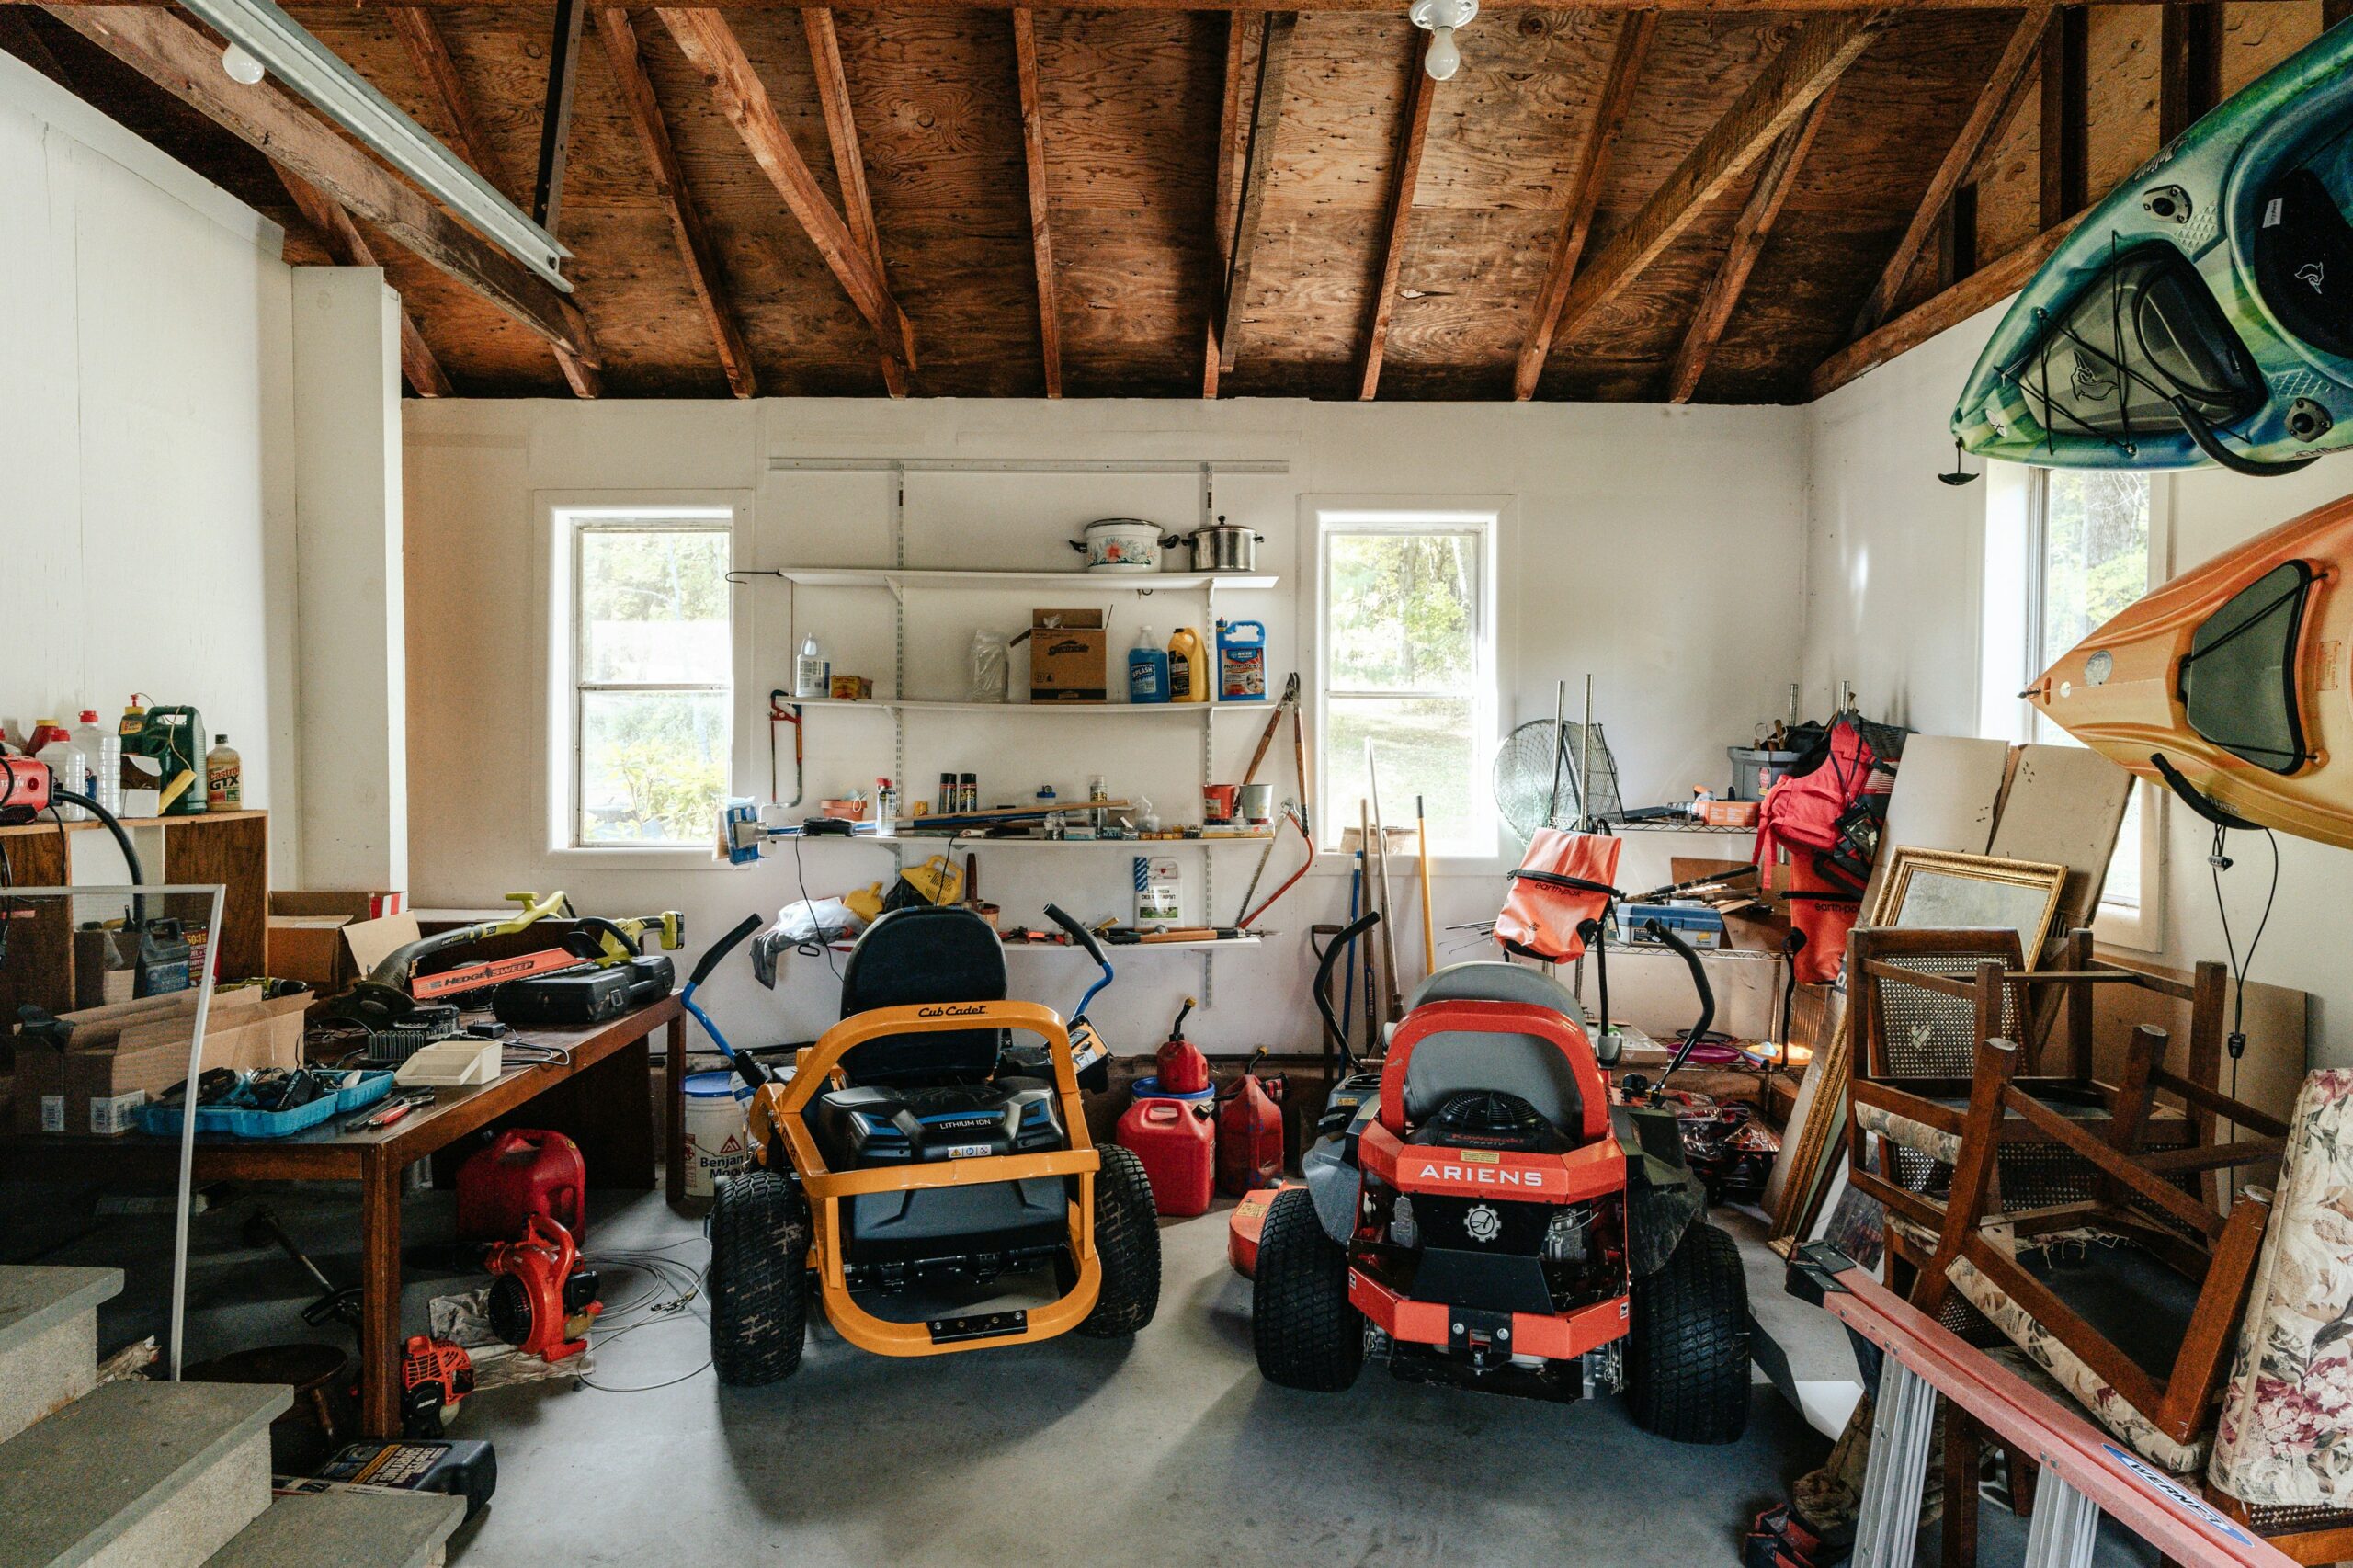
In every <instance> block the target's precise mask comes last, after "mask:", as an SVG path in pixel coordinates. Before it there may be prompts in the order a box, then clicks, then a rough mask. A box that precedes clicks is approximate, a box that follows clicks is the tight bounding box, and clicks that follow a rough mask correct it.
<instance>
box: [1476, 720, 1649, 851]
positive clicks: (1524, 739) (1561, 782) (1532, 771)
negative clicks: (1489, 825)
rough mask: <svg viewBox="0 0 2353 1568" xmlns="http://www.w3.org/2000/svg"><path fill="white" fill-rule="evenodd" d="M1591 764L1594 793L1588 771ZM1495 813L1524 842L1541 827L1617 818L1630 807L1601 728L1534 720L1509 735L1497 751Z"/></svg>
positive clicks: (1565, 722)
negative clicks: (1583, 770) (1590, 785)
mask: <svg viewBox="0 0 2353 1568" xmlns="http://www.w3.org/2000/svg"><path fill="white" fill-rule="evenodd" d="M1588 740H1590V742H1591V750H1590V756H1588V752H1587V744H1586V743H1587V741H1588ZM1588 763H1589V764H1590V766H1591V767H1592V770H1593V778H1592V788H1591V790H1587V789H1586V779H1585V778H1584V776H1583V772H1582V769H1584V768H1585V767H1586V766H1587V765H1588ZM1625 809H1626V802H1625V801H1624V799H1623V798H1622V797H1621V796H1620V794H1619V792H1618V764H1617V761H1616V759H1615V758H1613V757H1612V756H1610V755H1609V743H1608V740H1606V739H1605V738H1604V737H1603V735H1602V733H1601V726H1600V725H1598V724H1594V725H1590V726H1587V725H1585V724H1580V723H1578V722H1576V721H1575V720H1574V719H1568V720H1560V721H1555V720H1552V719H1531V720H1529V722H1527V723H1525V724H1522V725H1520V726H1519V727H1518V729H1516V730H1514V731H1513V732H1512V733H1510V734H1508V735H1506V736H1505V737H1504V743H1503V744H1502V745H1500V746H1497V747H1496V748H1495V810H1496V811H1497V812H1501V813H1502V816H1503V819H1504V822H1505V824H1506V825H1507V826H1508V827H1509V828H1510V829H1511V830H1512V832H1513V833H1514V834H1515V835H1518V839H1519V841H1520V843H1522V844H1526V843H1528V842H1529V841H1530V840H1531V839H1533V838H1534V837H1535V836H1536V830H1537V829H1538V828H1540V827H1574V826H1575V825H1576V824H1577V821H1578V819H1579V818H1581V817H1593V818H1600V817H1613V816H1616V815H1618V814H1619V813H1620V812H1623V811H1624V810H1625Z"/></svg>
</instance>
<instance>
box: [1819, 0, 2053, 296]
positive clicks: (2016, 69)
mask: <svg viewBox="0 0 2353 1568" xmlns="http://www.w3.org/2000/svg"><path fill="white" fill-rule="evenodd" d="M2052 14H2053V7H2052V6H2034V7H2032V8H2030V9H2029V11H2028V12H2027V13H2026V15H2024V16H2023V17H2019V18H2018V27H2017V28H2016V29H2015V30H2014V31H2012V32H2011V34H2010V38H2009V41H2008V42H2007V43H2006V44H2005V45H2004V46H2003V48H2002V53H2001V58H1999V59H1998V60H1996V61H1995V62H1994V70H1993V73H1992V74H1990V75H1989V76H1987V77H1986V79H1985V86H1984V90H1983V91H1982V92H1980V93H1979V94H1978V95H1977V101H1976V103H1975V104H1974V105H1973V106H1972V108H1971V109H1970V111H1969V118H1968V119H1965V120H1963V121H1962V122H1961V130H1960V131H1959V133H1958V134H1956V135H1955V136H1954V137H1953V139H1952V144H1951V145H1950V146H1949V147H1948V148H1947V149H1946V150H1945V155H1944V161H1943V162H1942V163H1940V164H1938V165H1937V172H1936V173H1935V174H1934V175H1932V176H1929V179H1928V188H1927V191H1926V192H1925V193H1924V194H1923V195H1922V196H1921V198H1920V205H1919V206H1918V207H1917V208H1915V210H1914V211H1913V213H1912V222H1910V223H1909V224H1908V225H1907V226H1906V227H1905V228H1904V237H1903V238H1902V239H1900V240H1898V241H1897V242H1896V244H1895V252H1894V254H1893V256H1889V257H1888V259H1887V266H1886V267H1883V268H1882V269H1881V272H1880V275H1879V281H1878V282H1877V283H1876V284H1874V285H1873V286H1872V288H1871V291H1870V296H1869V297H1868V298H1867V299H1865V300H1864V301H1863V308H1862V310H1861V311H1860V312H1858V313H1857V314H1856V317H1855V326H1854V331H1853V333H1852V334H1851V335H1852V336H1855V337H1862V336H1865V335H1868V334H1869V333H1870V332H1871V331H1872V330H1873V329H1874V328H1876V327H1877V326H1878V325H1879V324H1880V323H1881V322H1883V321H1885V320H1886V319H1887V313H1888V312H1889V311H1891V310H1893V308H1894V306H1895V301H1896V300H1897V298H1898V297H1899V296H1900V295H1901V294H1902V293H1903V291H1904V284H1905V283H1906V282H1907V281H1908V280H1909V279H1910V278H1911V276H1912V268H1913V267H1914V266H1915V264H1916V263H1917V262H1918V261H1919V259H1920V253H1921V251H1922V250H1923V249H1924V248H1925V247H1926V246H1927V243H1928V239H1929V236H1930V235H1931V234H1933V233H1935V232H1936V229H1937V225H1938V222H1939V221H1940V220H1942V219H1943V217H1944V215H1945V210H1946V208H1948V207H1949V206H1950V205H1951V203H1952V199H1953V196H1954V194H1955V193H1956V192H1957V191H1958V190H1959V189H1960V188H1961V182H1962V181H1964V180H1966V179H1967V178H1968V177H1969V171H1970V170H1972V169H1973V168H1975V167H1976V166H1977V161H1978V159H1979V158H1980V157H1982V156H1984V152H1985V149H1986V148H1987V147H1988V146H1990V145H1991V144H1992V143H1993V142H1994V141H1995V138H1997V137H1999V136H2000V135H2001V134H2002V131H2003V129H2004V128H2005V127H2006V126H2007V125H2008V123H2009V121H2010V118H2011V116H2012V114H2013V113H2015V112H2016V110H2017V108H2018V104H2019V101H2020V100H2021V99H2022V98H2023V97H2024V96H2025V90H2026V85H2027V83H2028V82H2029V80H2031V79H2032V77H2033V74H2034V71H2035V68H2036V66H2037V65H2038V64H2039V63H2040V61H2041V59H2042V54H2043V39H2044V38H2045V37H2046V36H2047V35H2048V33H2049V32H2050V29H2051V22H2052Z"/></svg>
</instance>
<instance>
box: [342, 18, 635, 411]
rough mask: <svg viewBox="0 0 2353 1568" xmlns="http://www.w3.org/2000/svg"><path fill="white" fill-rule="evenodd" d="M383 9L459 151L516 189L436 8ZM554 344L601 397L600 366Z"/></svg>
mask: <svg viewBox="0 0 2353 1568" xmlns="http://www.w3.org/2000/svg"><path fill="white" fill-rule="evenodd" d="M384 9H385V11H386V13H387V14H388V16H389V17H390V18H391V21H392V33H393V36H394V37H396V38H398V39H399V40H400V43H401V48H402V49H403V50H404V51H405V52H406V53H407V55H408V59H409V63H410V64H411V65H413V66H415V68H416V74H417V75H418V77H419V78H420V79H421V80H422V81H423V83H424V85H425V91H426V97H428V98H430V99H431V100H432V102H433V107H434V108H435V109H436V110H438V112H439V114H440V116H441V118H442V119H445V120H447V121H448V122H449V129H450V130H451V131H454V132H455V133H456V134H457V138H458V145H457V147H456V149H455V151H456V152H457V153H459V155H460V156H461V157H462V158H464V159H465V161H466V163H467V164H468V165H471V166H472V169H473V171H474V173H476V174H478V175H480V176H482V177H483V178H484V179H486V180H488V181H489V182H490V183H491V184H492V185H493V186H494V187H497V188H498V189H499V190H501V191H503V192H506V193H508V194H509V195H511V194H512V193H513V191H514V188H515V187H513V186H511V185H509V184H508V183H507V181H506V170H505V169H504V168H503V167H501V165H500V163H499V157H498V148H497V145H496V144H495V143H494V142H492V141H491V139H490V132H489V131H486V130H484V129H483V123H482V119H481V118H480V117H479V116H477V115H476V114H475V113H474V104H473V95H472V94H471V93H469V92H467V91H466V84H465V82H464V80H463V79H462V78H461V77H460V76H459V74H458V62H457V58H456V57H455V56H454V55H452V54H451V53H450V52H449V40H448V39H446V38H444V37H443V36H442V33H441V24H440V22H439V21H438V19H436V17H434V14H433V12H432V11H431V10H429V9H427V8H426V7H424V6H386V7H385V8H384ZM549 347H551V349H552V350H553V351H554V353H555V362H556V368H557V369H559V370H561V371H562V372H563V384H564V385H566V386H567V387H570V388H571V389H572V392H573V395H574V396H575V397H596V396H597V395H598V394H599V393H600V392H603V391H604V384H603V381H602V380H601V378H600V377H599V376H598V374H597V367H596V366H595V365H594V364H593V363H591V362H590V360H589V359H585V358H582V357H581V356H580V355H578V354H575V353H574V352H573V351H572V350H571V349H569V348H567V347H565V346H564V345H563V344H561V343H554V342H551V343H550V345H549Z"/></svg>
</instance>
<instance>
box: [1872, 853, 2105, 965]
mask: <svg viewBox="0 0 2353 1568" xmlns="http://www.w3.org/2000/svg"><path fill="white" fill-rule="evenodd" d="M2066 883H2067V868H2066V867H2064V866H2053V865H2045V864H2043V863H2042V862H2040V861H2036V860H2000V859H1995V858H1993V857H1992V856H1989V855H1959V854H1953V853H1951V852H1949V851H1938V850H1925V849H1899V850H1897V851H1896V852H1895V858H1894V859H1893V862H1891V863H1890V865H1889V866H1888V871H1887V881H1886V884H1885V886H1883V887H1882V888H1881V890H1880V898H1879V903H1878V905H1877V908H1876V910H1875V914H1876V915H1877V918H1876V919H1875V920H1874V921H1873V922H1872V924H1874V925H1880V926H1898V927H1901V928H1904V929H1906V930H1914V931H1964V930H2002V929H2007V930H2011V931H2016V932H2017V933H2018V951H2019V952H2021V953H2023V954H2025V955H2026V967H2027V968H2029V969H2032V968H2034V967H2035V964H2036V960H2038V959H2040V956H2041V954H2042V949H2043V945H2044V943H2045V942H2047V941H2048V940H2049V939H2050V936H2051V926H2052V921H2054V920H2055V919H2057V918H2058V914H2059V894H2060V892H2061V890H2062V889H2063V888H2064V887H2065V886H2066Z"/></svg>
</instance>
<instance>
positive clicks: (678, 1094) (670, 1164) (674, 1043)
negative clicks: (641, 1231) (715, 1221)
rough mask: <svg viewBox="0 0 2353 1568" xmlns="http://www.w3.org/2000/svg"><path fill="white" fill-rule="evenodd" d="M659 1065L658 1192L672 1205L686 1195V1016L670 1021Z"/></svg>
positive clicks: (681, 1014) (678, 1016)
mask: <svg viewBox="0 0 2353 1568" xmlns="http://www.w3.org/2000/svg"><path fill="white" fill-rule="evenodd" d="M667 1038H668V1040H669V1050H668V1052H667V1060H665V1062H663V1064H662V1191H663V1195H664V1196H665V1198H667V1199H669V1200H670V1202H671V1203H672V1204H673V1205H676V1204H677V1203H680V1202H682V1201H684V1200H685V1199H686V1196H687V1016H686V1015H685V1014H684V1013H680V1014H678V1015H677V1016H676V1017H674V1018H672V1019H671V1020H670V1025H669V1034H668V1037H667Z"/></svg>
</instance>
